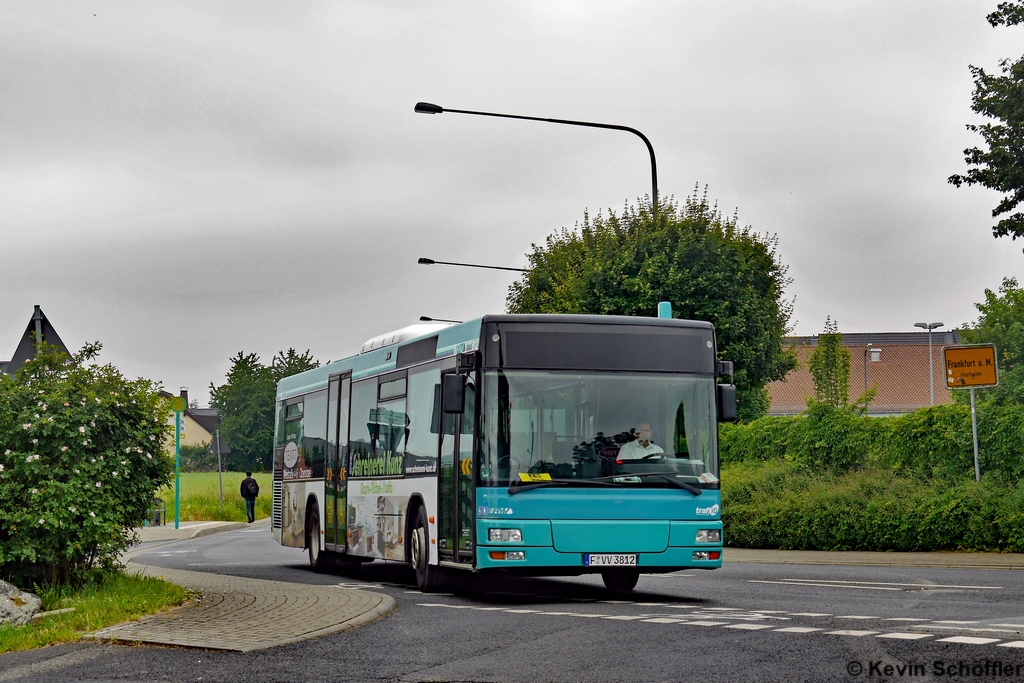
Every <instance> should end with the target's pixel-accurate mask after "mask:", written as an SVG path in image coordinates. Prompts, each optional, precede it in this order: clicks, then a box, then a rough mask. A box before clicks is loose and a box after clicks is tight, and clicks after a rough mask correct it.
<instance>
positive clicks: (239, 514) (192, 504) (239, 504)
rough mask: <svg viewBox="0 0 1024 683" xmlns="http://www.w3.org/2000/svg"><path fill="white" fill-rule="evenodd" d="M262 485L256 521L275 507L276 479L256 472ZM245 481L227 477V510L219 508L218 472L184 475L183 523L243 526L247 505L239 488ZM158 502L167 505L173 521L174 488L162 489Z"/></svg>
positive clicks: (232, 474)
mask: <svg viewBox="0 0 1024 683" xmlns="http://www.w3.org/2000/svg"><path fill="white" fill-rule="evenodd" d="M253 478H254V479H255V480H256V483H257V484H259V485H260V495H259V496H258V497H257V498H256V519H263V518H264V517H269V516H270V511H271V508H272V507H273V489H272V487H273V479H272V475H271V474H270V473H265V472H257V473H255V474H254V475H253ZM243 479H245V473H244V472H225V473H224V509H223V510H221V508H220V484H219V482H218V479H217V473H216V472H185V473H184V474H182V475H181V494H180V495H181V517H180V518H179V519H180V520H181V521H182V522H213V521H220V522H244V521H246V516H245V501H244V500H243V499H242V496H241V495H239V493H238V487H239V485H240V484H241V483H242V480H243ZM156 497H157V498H162V499H163V500H164V502H165V503H167V518H168V519H169V520H171V521H173V520H174V484H171V486H169V487H167V488H162V489H160V490H159V491H158V492H157V494H156Z"/></svg>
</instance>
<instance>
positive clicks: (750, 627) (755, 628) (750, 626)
mask: <svg viewBox="0 0 1024 683" xmlns="http://www.w3.org/2000/svg"><path fill="white" fill-rule="evenodd" d="M771 627H772V624H730V625H729V626H726V627H725V628H738V629H741V630H744V631H760V630H761V629H763V628H771Z"/></svg>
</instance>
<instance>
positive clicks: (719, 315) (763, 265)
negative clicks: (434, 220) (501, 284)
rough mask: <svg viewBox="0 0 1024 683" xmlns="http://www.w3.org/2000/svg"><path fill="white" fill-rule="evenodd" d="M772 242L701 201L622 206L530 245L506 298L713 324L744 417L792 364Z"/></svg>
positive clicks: (553, 309)
mask: <svg viewBox="0 0 1024 683" xmlns="http://www.w3.org/2000/svg"><path fill="white" fill-rule="evenodd" d="M776 247H777V240H776V238H775V237H768V236H763V235H759V234H757V233H755V232H753V231H752V230H751V229H750V228H749V227H745V228H740V227H738V225H737V219H736V217H735V216H734V217H732V218H723V217H722V214H721V212H719V211H718V208H717V206H712V205H710V204H709V202H708V199H707V194H706V192H705V194H704V195H703V196H698V195H697V194H696V193H695V194H694V195H693V196H691V197H688V198H687V199H686V202H685V203H684V204H683V205H680V204H679V203H678V202H676V201H674V200H672V199H668V200H667V201H661V202H659V205H658V212H657V214H656V215H652V212H651V207H650V204H649V203H640V204H638V205H636V206H628V205H627V206H626V207H625V208H624V209H623V211H622V213H621V214H618V215H617V214H615V213H614V212H611V211H610V212H609V215H608V217H607V218H605V217H603V216H602V215H601V214H598V215H597V216H596V217H594V218H591V217H590V215H589V214H584V218H583V223H582V224H581V225H577V227H576V229H574V230H568V229H565V228H563V229H562V230H561V231H560V232H557V233H555V234H553V235H551V236H549V237H548V238H547V241H546V242H545V243H544V244H543V245H536V244H535V245H533V252H532V253H531V254H529V255H528V258H529V261H530V267H529V269H528V270H527V272H526V273H524V274H523V276H522V279H521V280H519V281H518V282H516V283H514V284H513V285H512V287H511V288H510V290H509V294H508V301H507V304H508V309H509V312H510V313H590V314H598V315H633V316H655V315H657V306H658V302H659V301H671V302H672V314H673V317H676V318H687V319H692V320H707V321H709V322H711V323H713V324H714V326H715V330H716V335H717V339H718V350H719V356H720V357H721V358H722V359H724V360H731V361H733V362H734V363H735V367H736V384H737V391H738V394H739V400H740V415H741V416H742V417H744V418H751V417H756V416H758V415H760V414H763V413H764V412H766V410H767V408H768V397H767V391H766V388H765V387H766V385H767V383H768V382H770V381H773V380H777V379H781V378H782V377H783V376H785V374H786V373H787V372H788V371H789V370H791V369H792V368H794V367H795V366H796V360H795V358H794V356H793V354H792V353H791V352H790V351H788V350H786V349H784V348H783V345H782V341H783V337H784V336H785V334H786V333H787V331H788V325H789V319H790V316H791V314H792V303H791V302H790V301H787V300H786V299H785V298H784V290H785V287H786V285H787V284H788V283H789V280H788V278H787V277H786V267H785V266H784V265H783V264H782V263H781V261H780V259H779V255H778V253H777V251H776Z"/></svg>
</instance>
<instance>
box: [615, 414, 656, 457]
mask: <svg viewBox="0 0 1024 683" xmlns="http://www.w3.org/2000/svg"><path fill="white" fill-rule="evenodd" d="M634 433H635V434H636V439H635V440H634V441H629V442H627V443H624V444H622V447H621V448H620V449H619V454H618V456H616V457H617V458H618V459H619V460H641V459H642V458H646V457H648V456H651V455H656V454H658V453H664V452H665V451H664V450H662V448H661V446H658V445H657V444H653V443H651V436H652V433H651V423H650V422H641V423H640V424H638V425H637V426H636V429H635V430H634Z"/></svg>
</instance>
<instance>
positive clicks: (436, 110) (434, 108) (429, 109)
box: [413, 102, 658, 213]
mask: <svg viewBox="0 0 1024 683" xmlns="http://www.w3.org/2000/svg"><path fill="white" fill-rule="evenodd" d="M413 111H415V112H416V113H417V114H443V113H445V112H449V113H452V114H473V115H475V116H494V117H496V118H500V119H521V120H523V121H543V122H545V123H561V124H564V125H567V126H584V127H587V128H607V129H608V130H624V131H626V132H627V133H632V134H633V135H636V136H637V137H639V138H640V139H641V140H643V141H644V144H645V145H647V151H648V152H649V153H650V155H651V210H652V212H653V213H657V211H658V163H657V162H656V161H655V159H654V147H653V146H652V145H651V141H650V140H648V139H647V136H646V135H644V134H643V133H641V132H640V131H638V130H637V129H636V128H630V127H629V126H617V125H614V124H611V123H591V122H589V121H569V120H566V119H545V118H541V117H538V116H517V115H515V114H495V113H493V112H488V111H469V110H467V109H445V108H444V107H442V106H440V105H437V104H431V103H430V102H417V103H416V106H415V108H414V109H413Z"/></svg>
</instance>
